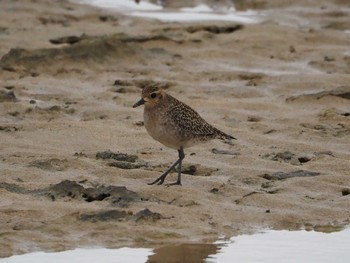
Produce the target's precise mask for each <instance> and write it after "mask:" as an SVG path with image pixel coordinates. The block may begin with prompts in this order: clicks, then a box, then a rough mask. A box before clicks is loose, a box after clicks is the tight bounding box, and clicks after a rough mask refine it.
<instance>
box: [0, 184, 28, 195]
mask: <svg viewBox="0 0 350 263" xmlns="http://www.w3.org/2000/svg"><path fill="white" fill-rule="evenodd" d="M0 189H5V190H6V191H8V192H11V193H16V194H27V193H29V191H28V190H26V189H24V188H23V187H20V186H18V185H15V184H9V183H4V182H0Z"/></svg>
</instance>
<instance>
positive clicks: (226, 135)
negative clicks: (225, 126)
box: [216, 129, 237, 140]
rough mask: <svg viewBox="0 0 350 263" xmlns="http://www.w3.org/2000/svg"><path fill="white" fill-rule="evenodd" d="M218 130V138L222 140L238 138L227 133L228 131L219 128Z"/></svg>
mask: <svg viewBox="0 0 350 263" xmlns="http://www.w3.org/2000/svg"><path fill="white" fill-rule="evenodd" d="M216 130H217V135H218V136H217V138H218V139H220V140H237V138H235V137H233V136H231V135H229V134H227V133H224V132H222V131H220V130H218V129H216Z"/></svg>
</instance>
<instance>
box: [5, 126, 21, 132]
mask: <svg viewBox="0 0 350 263" xmlns="http://www.w3.org/2000/svg"><path fill="white" fill-rule="evenodd" d="M18 130H19V129H18V128H17V127H15V126H0V131H4V132H16V131H18Z"/></svg>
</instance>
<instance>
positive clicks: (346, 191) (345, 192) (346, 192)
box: [341, 188, 350, 196]
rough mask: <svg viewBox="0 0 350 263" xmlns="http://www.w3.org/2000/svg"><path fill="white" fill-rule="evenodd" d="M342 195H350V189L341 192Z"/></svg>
mask: <svg viewBox="0 0 350 263" xmlns="http://www.w3.org/2000/svg"><path fill="white" fill-rule="evenodd" d="M341 194H342V195H343V196H345V195H350V189H349V188H344V189H343V190H341Z"/></svg>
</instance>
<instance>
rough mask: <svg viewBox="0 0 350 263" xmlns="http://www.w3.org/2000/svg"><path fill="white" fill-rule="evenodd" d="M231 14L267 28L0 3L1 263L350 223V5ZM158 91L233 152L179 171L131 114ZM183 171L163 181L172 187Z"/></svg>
mask: <svg viewBox="0 0 350 263" xmlns="http://www.w3.org/2000/svg"><path fill="white" fill-rule="evenodd" d="M303 2H305V1H288V0H283V1H273V0H266V1H237V8H238V9H239V10H246V9H253V10H255V11H256V12H257V13H258V14H259V17H260V18H261V21H262V22H260V23H256V24H240V23H234V22H224V21H221V22H217V21H207V22H181V23H176V22H161V21H157V20H154V19H145V18H137V17H130V16H125V15H123V14H120V13H117V12H113V11H112V10H109V11H108V10H103V9H98V8H94V7H91V6H87V5H79V4H76V3H72V2H69V1H49V0H35V1H34V0H31V1H27V0H16V1H13V0H2V1H0V22H1V23H0V112H1V114H0V140H1V143H0V157H1V158H0V169H1V180H0V197H1V198H0V199H1V201H0V257H7V256H10V255H14V254H23V253H27V252H32V251H61V250H66V249H72V248H76V247H92V246H95V247H96V246H99V247H107V248H117V247H123V246H129V247H152V248H153V247H161V246H162V245H164V244H173V243H177V244H180V243H188V242H200V243H208V244H209V243H211V242H214V241H216V240H217V239H218V238H219V237H224V238H230V237H232V236H234V235H238V234H242V233H244V234H245V233H254V232H255V231H257V230H259V229H264V228H271V229H289V230H296V229H309V230H316V231H324V232H331V231H337V230H340V229H342V228H344V227H345V226H347V225H349V223H350V33H349V30H350V4H349V3H348V1H345V0H343V1H341V0H332V1H317V0H314V1H307V4H304V3H303ZM146 85H159V86H161V87H163V88H164V89H166V92H168V93H169V94H171V95H172V96H174V97H176V98H178V99H179V100H181V101H183V102H185V103H186V104H188V105H190V106H191V107H192V108H194V109H195V110H196V111H198V113H200V115H201V116H202V117H203V118H204V119H206V120H207V121H208V122H209V123H211V124H212V125H214V126H215V127H217V128H219V129H220V130H222V131H224V132H226V133H228V134H231V135H233V136H235V137H236V138H237V141H232V142H231V143H229V142H222V141H219V140H214V141H211V142H209V143H206V144H200V145H197V146H195V147H193V148H190V149H187V150H186V151H185V153H186V158H185V160H184V170H185V171H184V175H183V178H182V183H183V185H182V186H172V187H167V186H166V185H162V186H158V185H154V186H149V185H147V183H148V182H151V181H153V180H155V179H156V178H157V177H159V176H160V175H161V173H162V171H165V170H166V169H167V167H169V166H170V165H171V164H172V163H173V162H174V161H175V160H176V158H177V152H176V151H175V150H172V149H168V148H166V147H165V146H163V145H161V144H160V143H158V142H156V141H154V140H153V139H152V138H151V137H150V136H149V135H148V134H147V132H146V130H145V128H144V127H143V116H142V112H143V109H142V108H141V107H140V108H136V109H133V108H132V105H133V104H134V103H135V102H136V101H138V100H139V99H140V96H141V94H140V93H141V89H142V88H143V87H144V86H146ZM175 178H176V172H174V173H172V174H171V175H170V176H168V178H167V181H169V182H172V181H174V180H175Z"/></svg>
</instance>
